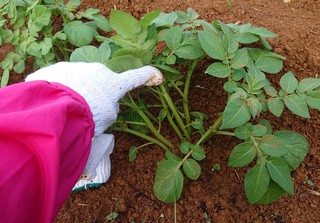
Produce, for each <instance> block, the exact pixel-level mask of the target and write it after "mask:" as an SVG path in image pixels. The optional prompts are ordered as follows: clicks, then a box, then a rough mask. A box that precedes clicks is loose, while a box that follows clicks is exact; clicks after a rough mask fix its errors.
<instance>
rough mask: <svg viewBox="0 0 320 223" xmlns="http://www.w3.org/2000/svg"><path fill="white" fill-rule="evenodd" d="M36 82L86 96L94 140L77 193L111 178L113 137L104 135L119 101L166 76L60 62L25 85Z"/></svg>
mask: <svg viewBox="0 0 320 223" xmlns="http://www.w3.org/2000/svg"><path fill="white" fill-rule="evenodd" d="M33 80H45V81H49V82H57V83H60V84H63V85H65V86H67V87H69V88H71V89H73V90H74V91H76V92H78V93H79V94H80V95H81V96H83V98H84V99H85V100H86V102H87V103H88V105H89V107H90V109H91V112H92V114H93V120H94V123H95V131H94V138H93V141H92V147H91V151H90V155H89V159H88V162H87V164H86V167H85V169H84V172H83V176H82V179H81V180H80V181H79V182H78V183H77V185H76V186H75V188H74V190H78V189H79V188H80V189H81V188H83V187H84V188H86V187H88V186H86V185H87V184H92V183H93V184H95V183H98V184H100V183H104V182H106V181H107V180H108V178H109V176H110V169H111V167H110V160H109V155H110V154H111V152H112V150H113V147H114V141H113V136H112V135H104V134H103V132H104V131H105V130H106V129H107V128H108V127H109V126H110V125H112V124H113V123H114V121H115V120H116V118H117V114H118V112H119V103H118V101H119V99H120V98H122V97H123V96H124V95H125V94H126V93H127V92H128V91H130V90H132V89H133V88H136V87H139V86H141V85H146V86H151V85H158V84H160V83H162V81H163V76H162V74H161V72H160V71H159V70H158V69H156V68H154V67H152V66H144V67H141V68H138V69H134V70H129V71H126V72H123V73H120V74H119V73H115V72H113V71H111V70H110V69H109V68H107V67H106V66H105V65H103V64H100V63H83V62H78V63H72V62H60V63H57V64H54V65H51V66H48V67H45V68H42V69H40V70H38V71H36V72H34V73H32V74H30V75H28V77H27V78H26V81H33ZM89 186H90V185H89Z"/></svg>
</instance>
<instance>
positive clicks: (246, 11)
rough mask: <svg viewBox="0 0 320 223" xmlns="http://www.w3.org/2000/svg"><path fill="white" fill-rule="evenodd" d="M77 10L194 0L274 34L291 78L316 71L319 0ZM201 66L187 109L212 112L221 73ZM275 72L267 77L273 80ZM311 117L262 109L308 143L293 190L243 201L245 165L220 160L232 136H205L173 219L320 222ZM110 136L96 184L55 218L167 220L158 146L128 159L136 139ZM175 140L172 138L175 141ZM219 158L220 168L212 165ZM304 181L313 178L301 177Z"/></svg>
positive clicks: (65, 221)
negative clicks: (197, 170) (196, 174)
mask: <svg viewBox="0 0 320 223" xmlns="http://www.w3.org/2000/svg"><path fill="white" fill-rule="evenodd" d="M82 2H83V4H82V9H86V8H89V7H92V8H99V9H101V11H102V13H103V14H105V15H106V16H108V15H109V13H110V9H111V8H117V9H120V10H124V11H127V12H130V13H132V14H133V15H134V16H136V17H138V18H140V17H141V16H142V15H144V14H145V13H146V12H148V11H152V10H155V9H158V8H160V9H162V11H164V12H170V11H172V10H183V11H185V10H186V9H187V8H188V7H193V8H194V9H195V10H196V11H197V12H198V13H199V14H200V15H201V17H202V18H204V19H206V20H207V21H208V20H210V21H211V20H216V19H219V20H221V21H223V22H233V23H235V22H238V21H239V22H241V23H252V24H253V25H255V26H262V27H266V28H268V29H270V30H271V31H273V32H275V33H277V34H279V37H278V38H276V39H273V40H272V41H271V44H272V46H273V47H274V50H275V52H277V53H279V54H281V55H283V56H285V57H287V61H286V62H285V66H284V70H283V72H286V71H288V70H292V71H293V72H294V73H295V75H296V76H297V77H298V79H302V78H305V77H317V76H318V75H319V73H320V49H319V46H320V1H319V0H300V1H297V0H291V2H289V3H284V1H283V0H233V2H234V7H233V10H232V11H231V12H229V11H228V8H227V5H226V1H225V0H201V1H196V0H185V1H180V0H176V1H171V0H152V1H147V0H136V1H133V0H111V1H107V0H99V1H96V0H83V1H82ZM204 69H205V66H204V64H202V66H201V65H200V66H199V67H198V68H197V74H196V75H195V76H194V77H193V79H192V83H191V92H190V99H191V109H192V110H198V111H202V112H205V113H206V114H208V115H209V116H210V118H212V119H213V118H215V117H217V114H218V113H219V112H221V111H222V110H223V108H224V106H225V103H226V100H225V99H226V95H225V93H223V90H222V85H223V80H220V79H219V80H218V79H216V78H213V77H209V76H206V75H204ZM279 77H280V75H272V76H270V78H271V81H272V82H273V83H274V84H276V83H277V82H278V80H279ZM311 115H312V118H311V119H302V118H299V117H297V116H294V115H292V114H291V113H290V112H288V111H285V113H284V114H283V116H282V117H281V118H275V117H273V116H270V115H268V116H266V117H267V118H268V119H269V120H270V122H271V123H272V125H273V127H274V129H276V130H279V129H289V130H292V131H296V132H298V133H300V134H303V135H304V136H305V137H306V138H307V139H308V141H309V143H310V153H309V155H308V156H307V158H306V159H305V162H304V163H303V164H302V165H301V166H300V167H299V168H298V169H297V170H296V171H295V172H294V173H293V174H292V176H293V178H294V183H295V195H294V196H285V197H283V198H282V199H280V200H279V201H278V202H276V203H273V204H270V205H249V203H248V202H247V199H246V197H245V194H244V189H243V179H244V175H245V173H246V169H236V168H229V167H227V165H226V163H227V159H228V157H229V154H230V152H231V150H232V148H233V147H234V146H235V145H236V144H237V143H238V141H236V140H235V139H234V138H231V137H223V136H221V137H216V138H213V139H211V140H210V141H209V142H208V143H207V144H206V145H205V149H206V151H208V153H207V158H206V159H205V160H204V161H202V162H201V166H202V175H201V177H200V179H199V180H198V181H191V180H186V181H185V187H184V191H183V196H182V198H181V199H180V200H179V201H178V202H177V220H178V222H206V219H205V217H204V213H207V215H208V219H210V220H211V222H218V223H220V222H240V223H241V222H276V223H280V222H287V223H289V222H293V223H294V222H297V223H298V222H299V223H301V222H308V223H309V222H310V223H316V222H320V213H319V207H320V196H319V193H318V194H317V193H313V192H319V191H320V159H319V154H318V153H319V148H320V112H318V111H315V110H312V111H311ZM115 135H116V139H117V141H116V149H115V151H114V153H113V155H112V157H111V161H112V176H111V178H110V180H109V181H108V182H107V183H106V184H105V185H104V186H103V187H101V188H99V189H92V190H88V191H82V192H78V193H74V194H71V196H70V198H69V199H68V200H67V202H66V204H65V205H64V207H63V209H62V210H61V211H60V213H59V215H58V216H57V219H56V221H55V222H56V223H75V222H81V223H91V222H92V223H93V222H94V223H98V222H99V223H102V222H107V221H106V220H105V217H106V216H107V215H108V214H110V213H112V212H114V211H117V212H119V217H118V218H117V219H116V221H115V222H132V221H134V222H173V221H174V205H173V204H164V203H162V202H160V201H158V200H157V199H156V198H155V196H154V194H153V191H152V185H153V180H154V174H155V170H156V163H157V161H159V160H160V159H161V157H162V156H163V154H162V150H161V149H160V148H157V147H149V148H144V149H142V150H140V153H139V155H138V158H137V160H136V161H134V162H132V163H131V162H129V161H128V150H129V148H130V147H131V146H132V145H134V144H136V145H139V144H141V141H139V139H136V138H135V137H133V136H132V135H128V134H123V133H121V134H119V133H115ZM177 144H178V143H177ZM215 163H218V164H220V165H221V167H222V169H221V170H220V171H213V170H212V165H213V164H215ZM307 180H310V181H309V183H310V182H313V185H310V184H308V183H307V182H306V181H307Z"/></svg>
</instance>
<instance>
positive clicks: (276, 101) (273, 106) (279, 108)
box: [268, 98, 284, 117]
mask: <svg viewBox="0 0 320 223" xmlns="http://www.w3.org/2000/svg"><path fill="white" fill-rule="evenodd" d="M268 108H269V110H270V112H271V113H272V114H274V115H275V116H277V117H280V116H281V114H282V112H283V110H284V104H283V102H282V100H281V99H280V98H269V99H268Z"/></svg>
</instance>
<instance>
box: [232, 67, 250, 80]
mask: <svg viewBox="0 0 320 223" xmlns="http://www.w3.org/2000/svg"><path fill="white" fill-rule="evenodd" d="M246 75H247V72H246V70H245V69H244V68H242V69H237V70H235V71H234V72H233V74H232V80H234V81H240V80H241V79H242V78H244V77H245V76H246Z"/></svg>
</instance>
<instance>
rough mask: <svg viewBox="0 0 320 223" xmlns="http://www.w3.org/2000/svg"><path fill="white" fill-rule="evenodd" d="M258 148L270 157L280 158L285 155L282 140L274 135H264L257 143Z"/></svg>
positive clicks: (285, 151)
mask: <svg viewBox="0 0 320 223" xmlns="http://www.w3.org/2000/svg"><path fill="white" fill-rule="evenodd" d="M259 147H260V149H261V150H262V151H263V152H265V153H267V154H268V155H270V156H282V155H284V154H286V153H287V150H286V149H285V148H284V146H283V145H282V140H281V139H279V138H278V137H277V136H274V135H265V136H264V137H263V138H262V140H261V142H260V143H259Z"/></svg>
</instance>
